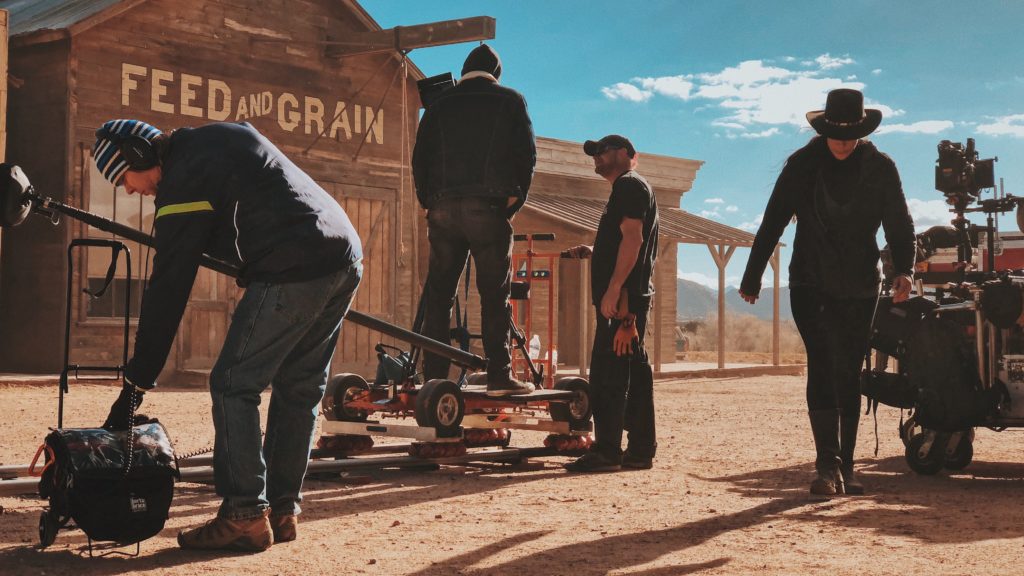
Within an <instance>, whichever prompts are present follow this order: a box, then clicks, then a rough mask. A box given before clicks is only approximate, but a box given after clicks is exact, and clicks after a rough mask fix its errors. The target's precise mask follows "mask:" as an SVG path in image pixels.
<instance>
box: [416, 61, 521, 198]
mask: <svg viewBox="0 0 1024 576" xmlns="http://www.w3.org/2000/svg"><path fill="white" fill-rule="evenodd" d="M536 162H537V148H536V144H535V142H534V138H533V124H532V123H531V122H530V116H529V114H527V112H526V101H525V100H523V97H522V95H520V94H519V93H518V92H516V91H515V90H513V89H511V88H506V87H504V86H501V85H500V84H497V83H496V82H493V81H491V80H490V79H487V78H472V79H467V80H463V81H461V82H459V84H458V85H457V86H455V87H453V88H449V89H448V90H447V91H445V92H444V93H442V94H441V95H440V96H439V97H438V98H437V100H436V101H435V102H434V103H432V104H431V105H430V107H429V108H427V110H426V112H425V113H424V114H423V119H422V120H421V121H420V126H419V130H418V131H417V133H416V147H415V148H414V149H413V153H412V169H413V178H414V179H415V181H416V197H417V198H419V201H420V204H421V205H422V206H423V207H424V208H428V209H429V208H430V207H431V206H433V205H434V203H435V202H436V201H437V199H438V198H442V197H455V196H463V197H464V196H496V197H508V196H516V197H518V198H519V201H518V202H517V203H516V204H515V205H514V206H512V207H511V208H510V210H509V212H510V213H515V211H517V210H518V209H519V208H520V207H522V205H523V203H524V202H526V195H527V193H528V192H529V190H530V182H531V181H532V180H533V167H534V164H536Z"/></svg>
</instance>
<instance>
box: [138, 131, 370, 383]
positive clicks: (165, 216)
mask: <svg viewBox="0 0 1024 576" xmlns="http://www.w3.org/2000/svg"><path fill="white" fill-rule="evenodd" d="M161 166H162V176H161V179H160V183H159V185H158V188H157V194H156V200H155V206H156V220H155V223H154V227H155V248H156V255H155V256H154V259H153V275H152V277H151V278H150V280H149V285H148V287H147V288H146V291H145V293H144V295H143V299H142V312H141V314H140V316H139V328H138V332H137V334H136V340H135V354H134V356H133V357H132V359H131V360H130V361H129V363H128V366H127V369H126V371H125V377H126V378H127V379H128V381H129V382H131V383H132V384H135V385H136V386H138V387H140V388H150V387H152V386H153V385H154V383H155V381H156V377H157V375H158V374H159V373H160V371H161V370H162V369H163V366H164V363H165V362H166V360H167V354H168V352H169V351H170V348H171V344H172V343H173V341H174V335H175V333H176V332H177V329H178V324H179V323H180V322H181V317H182V314H183V313H184V311H185V305H186V303H187V302H188V297H189V293H190V292H191V290H192V284H193V282H194V281H195V277H196V272H197V271H198V268H199V260H200V257H201V256H202V254H203V253H206V254H209V255H210V256H213V257H215V258H218V259H221V260H224V261H226V262H229V263H232V264H234V265H237V266H238V267H239V269H240V271H241V272H240V275H239V279H238V283H239V285H241V286H246V285H248V284H250V283H252V282H266V283H271V284H280V283H289V282H304V281H308V280H313V279H316V278H320V277H322V276H326V275H328V274H331V273H334V272H337V271H339V270H341V269H343V268H347V267H348V266H351V265H352V264H353V263H355V262H356V261H358V260H359V259H360V258H362V246H361V244H360V241H359V236H358V235H357V233H356V231H355V228H354V227H353V226H352V222H351V221H350V220H349V218H348V215H346V214H345V211H344V210H343V209H342V208H341V206H339V205H338V203H337V202H336V201H335V200H334V198H332V197H331V195H330V194H328V193H327V192H326V191H325V190H324V189H323V188H321V187H320V186H319V185H318V184H317V183H316V182H315V181H313V179H312V178H310V177H309V176H308V175H307V174H306V173H305V172H303V171H302V170H300V169H299V168H298V167H297V166H296V165H295V164H293V163H292V162H291V161H290V160H289V159H288V158H287V157H285V155H284V154H283V153H281V151H280V150H278V149H277V147H276V146H274V145H273V144H272V143H271V142H270V141H269V140H267V138H266V137H264V136H263V135H262V134H260V133H259V132H258V131H257V130H256V129H255V128H253V127H252V126H251V125H250V124H248V123H240V124H230V123H215V124H208V125H206V126H202V127H200V128H182V129H179V130H176V131H174V132H173V133H172V134H171V136H170V142H169V145H168V147H167V150H166V152H165V153H164V154H163V157H162V161H161Z"/></svg>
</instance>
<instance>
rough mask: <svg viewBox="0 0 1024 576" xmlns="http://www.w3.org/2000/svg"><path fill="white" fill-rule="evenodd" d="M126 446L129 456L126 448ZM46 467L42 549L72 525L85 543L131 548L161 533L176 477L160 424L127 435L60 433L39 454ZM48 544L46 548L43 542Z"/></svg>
mask: <svg viewBox="0 0 1024 576" xmlns="http://www.w3.org/2000/svg"><path fill="white" fill-rule="evenodd" d="M129 441H130V442H131V444H132V450H131V451H129V450H126V447H127V446H128V443H129ZM40 450H42V451H44V452H45V454H46V460H47V462H46V466H45V467H44V468H43V471H42V477H41V479H40V481H39V495H40V496H41V497H42V498H45V499H49V501H50V511H49V517H50V518H52V522H53V524H54V525H52V526H49V528H50V530H49V532H50V533H51V534H49V535H45V536H44V534H43V533H44V526H43V525H41V526H40V535H41V537H42V538H41V540H42V543H43V545H44V546H46V545H48V544H49V543H52V542H53V536H55V535H56V531H57V530H59V529H60V527H62V526H63V525H64V524H66V523H67V522H68V521H69V520H74V521H75V524H76V525H77V526H78V527H79V528H81V529H82V530H83V531H84V532H85V534H86V535H87V536H88V537H89V538H90V540H97V541H107V542H116V543H118V544H121V545H127V544H135V543H138V542H141V541H143V540H146V539H147V538H150V537H152V536H155V535H156V534H158V533H159V532H160V531H161V530H163V527H164V522H165V521H166V520H167V516H168V511H169V510H170V507H171V499H172V497H173V495H174V480H175V479H176V478H180V477H181V475H180V472H179V470H178V463H177V460H176V458H175V456H174V450H173V448H172V447H171V442H170V439H169V438H168V437H167V431H166V430H165V429H164V427H163V425H162V424H160V423H159V422H157V421H152V422H149V423H146V424H142V425H139V426H135V427H134V428H132V430H131V431H130V432H129V431H116V432H111V431H109V430H105V429H103V428H69V429H58V430H54V431H53V432H51V433H50V434H49V435H47V436H46V440H45V443H44V445H43V447H42V448H41V449H40ZM47 540H48V541H49V542H47Z"/></svg>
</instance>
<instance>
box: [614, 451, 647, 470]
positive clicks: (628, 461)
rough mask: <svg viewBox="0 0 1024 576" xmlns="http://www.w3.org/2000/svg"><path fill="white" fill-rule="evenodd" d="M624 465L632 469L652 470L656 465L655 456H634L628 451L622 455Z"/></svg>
mask: <svg viewBox="0 0 1024 576" xmlns="http://www.w3.org/2000/svg"><path fill="white" fill-rule="evenodd" d="M622 467H623V468H629V469H631V470H650V469H651V468H653V467H654V458H644V457H642V456H634V455H633V454H630V453H629V451H626V453H625V454H623V455H622Z"/></svg>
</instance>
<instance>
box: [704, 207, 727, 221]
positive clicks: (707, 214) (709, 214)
mask: <svg viewBox="0 0 1024 576" xmlns="http://www.w3.org/2000/svg"><path fill="white" fill-rule="evenodd" d="M700 217H701V218H708V219H711V220H714V219H715V218H721V217H722V215H721V214H719V213H718V210H717V209H716V210H701V211H700Z"/></svg>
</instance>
